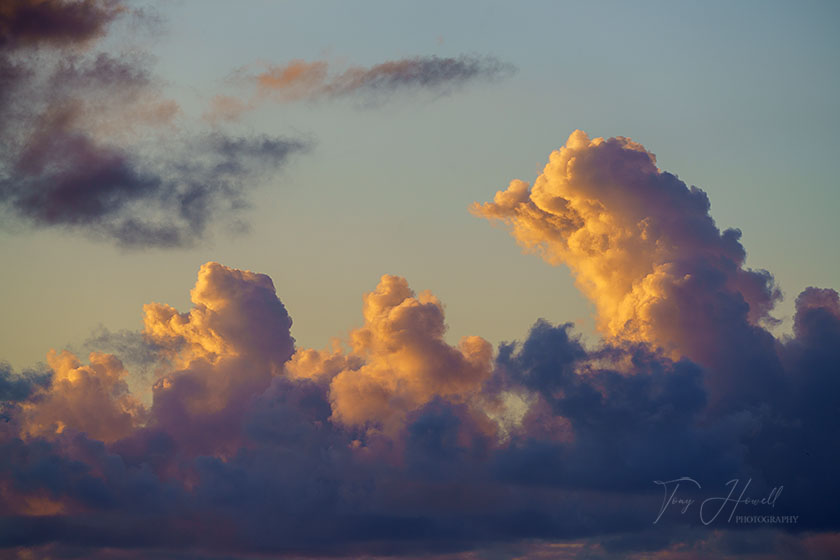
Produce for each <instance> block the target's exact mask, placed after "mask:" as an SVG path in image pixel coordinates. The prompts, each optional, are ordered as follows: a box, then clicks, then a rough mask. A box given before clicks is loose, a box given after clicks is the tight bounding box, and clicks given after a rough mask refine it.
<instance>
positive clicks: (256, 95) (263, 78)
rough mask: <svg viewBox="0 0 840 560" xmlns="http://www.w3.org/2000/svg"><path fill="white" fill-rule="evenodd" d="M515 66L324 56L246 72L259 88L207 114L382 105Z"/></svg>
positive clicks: (227, 116)
mask: <svg viewBox="0 0 840 560" xmlns="http://www.w3.org/2000/svg"><path fill="white" fill-rule="evenodd" d="M514 69H515V68H514V67H513V66H512V65H510V64H505V63H503V62H501V61H499V60H497V59H495V58H493V57H477V56H467V55H461V56H458V57H446V58H442V57H438V56H423V57H421V56H418V57H413V58H403V59H399V60H390V61H387V62H382V63H380V64H376V65H374V66H371V67H369V68H365V67H361V66H355V67H350V68H347V69H346V70H343V71H333V72H330V65H329V63H328V62H326V61H323V60H317V61H314V62H307V61H305V60H293V61H292V62H289V63H288V64H286V65H284V66H269V67H267V68H266V69H265V71H263V72H261V73H259V74H256V75H247V74H245V73H244V72H240V73H239V74H237V75H236V78H235V81H244V82H245V83H247V84H249V85H251V87H252V88H253V89H254V92H253V94H252V95H251V97H250V98H247V99H246V100H242V99H240V98H238V97H232V96H229V95H219V96H216V97H214V98H213V100H212V101H211V106H210V109H209V110H208V112H207V115H206V116H207V117H208V118H209V119H210V120H234V119H236V118H238V117H239V116H241V115H242V114H243V113H244V112H246V111H249V110H253V109H255V108H256V107H257V106H259V105H260V104H262V103H264V102H266V101H274V102H289V101H299V100H317V99H324V98H338V97H348V96H360V97H363V98H365V99H366V100H367V101H368V102H369V103H378V102H382V101H384V100H386V99H387V98H388V97H390V96H392V95H395V94H397V93H400V92H412V91H430V92H436V93H439V94H440V93H449V92H451V91H453V90H455V89H456V88H459V87H462V86H463V85H465V84H466V83H468V82H471V81H476V80H482V79H483V80H495V79H499V78H502V77H504V76H506V75H509V74H510V73H512V72H513V71H514Z"/></svg>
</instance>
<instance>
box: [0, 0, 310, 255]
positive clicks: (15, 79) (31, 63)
mask: <svg viewBox="0 0 840 560" xmlns="http://www.w3.org/2000/svg"><path fill="white" fill-rule="evenodd" d="M118 17H134V15H133V12H131V10H129V9H128V8H127V7H126V6H125V5H123V4H122V3H121V2H117V1H102V2H97V1H93V0H90V1H83V2H66V1H60V0H50V1H46V2H41V1H38V2H36V1H22V0H16V1H13V2H11V3H10V4H8V5H4V7H3V8H2V9H0V75H2V77H3V79H2V81H1V82H0V102H2V103H0V146H2V152H1V153H0V210H2V211H3V212H4V213H5V214H6V216H7V218H8V219H11V220H13V221H20V222H23V223H25V224H28V225H31V226H34V227H61V228H68V229H72V230H77V231H81V232H84V233H86V234H88V235H92V236H94V237H103V238H106V239H109V240H112V241H114V242H116V243H117V244H118V245H121V246H123V247H175V246H183V245H189V244H192V243H195V242H196V241H198V240H199V239H201V237H202V236H203V235H204V234H205V233H206V232H207V231H208V226H209V225H211V224H212V222H213V221H216V220H219V219H225V217H226V216H230V215H231V214H232V213H235V212H237V211H238V210H240V209H241V208H242V207H244V206H245V205H246V201H247V196H246V193H247V191H248V189H249V187H250V186H251V185H253V184H254V183H256V182H257V179H258V178H259V177H260V176H261V175H263V173H265V172H269V171H273V170H276V169H277V168H279V167H281V166H282V165H283V164H284V163H285V162H286V161H287V159H288V157H289V156H290V155H291V154H292V153H295V152H299V151H301V150H303V149H305V147H306V144H305V142H303V141H300V140H295V139H284V138H276V137H274V138H270V137H248V138H241V137H236V136H231V135H228V134H226V133H225V132H224V131H219V130H217V131H214V132H212V133H204V134H201V133H199V134H195V133H184V132H182V131H181V128H182V127H181V126H180V125H179V120H178V119H179V118H180V110H179V107H178V105H177V104H176V103H175V102H174V101H172V100H169V99H166V98H165V97H164V96H163V95H162V94H161V90H160V87H159V85H158V83H157V80H156V78H155V76H154V75H153V73H152V71H151V67H150V64H149V61H148V60H147V58H146V57H145V56H143V54H142V53H140V54H137V53H132V52H126V53H117V54H109V53H104V52H96V51H95V47H96V41H97V40H98V39H99V38H100V37H102V36H103V35H104V34H106V33H107V30H108V27H109V25H110V24H111V23H112V22H113V21H114V20H115V19H117V18H118Z"/></svg>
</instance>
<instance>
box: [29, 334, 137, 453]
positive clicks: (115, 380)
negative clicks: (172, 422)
mask: <svg viewBox="0 0 840 560" xmlns="http://www.w3.org/2000/svg"><path fill="white" fill-rule="evenodd" d="M47 361H48V363H49V365H50V368H52V370H53V372H54V374H53V381H52V385H51V386H50V387H49V388H48V389H45V390H43V391H42V393H40V394H39V395H38V399H37V400H36V402H35V403H29V404H26V405H24V419H23V431H24V433H26V434H28V435H29V436H50V435H54V434H60V433H62V432H63V431H64V430H65V429H72V430H75V431H79V432H84V433H86V434H87V435H88V437H91V438H95V439H99V440H101V441H105V442H110V441H114V440H116V439H119V438H121V437H124V436H126V435H128V434H129V433H130V432H131V431H132V430H133V429H134V428H135V427H136V426H138V425H140V424H142V423H143V422H144V421H145V417H146V411H145V409H144V408H143V406H142V405H141V404H140V402H139V401H137V400H136V399H135V398H134V397H133V396H132V395H131V394H130V393H129V392H128V385H126V383H125V377H126V375H127V372H126V370H125V368H123V365H122V362H120V360H118V359H117V358H116V357H115V356H112V355H110V354H100V353H98V352H93V353H91V355H90V364H89V365H83V364H82V363H81V362H80V361H79V360H78V358H76V356H74V355H73V354H71V353H70V352H67V351H66V350H65V351H64V352H61V353H58V352H56V351H55V350H53V351H51V352H50V353H49V355H48V356H47Z"/></svg>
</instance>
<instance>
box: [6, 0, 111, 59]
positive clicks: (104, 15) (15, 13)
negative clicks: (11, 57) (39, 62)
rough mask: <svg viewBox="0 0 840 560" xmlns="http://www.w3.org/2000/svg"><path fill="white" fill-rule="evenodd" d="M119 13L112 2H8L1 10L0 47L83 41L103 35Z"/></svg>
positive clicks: (52, 0)
mask: <svg viewBox="0 0 840 560" xmlns="http://www.w3.org/2000/svg"><path fill="white" fill-rule="evenodd" d="M122 10H123V8H122V7H121V5H120V3H119V2H117V1H115V0H104V1H100V0H81V1H76V2H65V1H62V0H9V1H8V2H5V3H4V6H3V7H2V8H0V48H4V49H8V48H12V49H14V48H21V47H28V46H33V45H38V44H52V45H57V46H61V45H67V44H70V45H72V44H77V43H80V42H84V41H87V40H90V39H92V38H95V37H99V36H101V35H103V34H104V33H105V31H106V29H107V26H108V24H109V23H111V22H112V21H113V20H114V19H115V18H116V17H117V16H118V15H119V14H120V12H121V11H122Z"/></svg>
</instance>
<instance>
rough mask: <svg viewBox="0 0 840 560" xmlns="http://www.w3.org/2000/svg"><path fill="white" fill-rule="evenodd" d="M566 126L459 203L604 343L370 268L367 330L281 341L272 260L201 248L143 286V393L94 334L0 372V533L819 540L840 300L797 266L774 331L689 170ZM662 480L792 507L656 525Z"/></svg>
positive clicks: (500, 542) (115, 544)
mask: <svg viewBox="0 0 840 560" xmlns="http://www.w3.org/2000/svg"><path fill="white" fill-rule="evenodd" d="M564 149H566V150H571V152H564V153H563V154H561V155H555V156H552V163H550V164H549V166H548V168H547V170H546V172H545V173H544V174H543V176H542V177H541V178H540V179H538V180H537V182H536V183H535V185H534V187H533V188H530V187H528V186H523V185H522V184H520V183H514V184H513V185H512V186H511V188H509V189H507V190H506V191H502V192H501V193H499V194H497V196H496V199H495V201H494V203H492V204H488V205H484V206H478V207H476V209H475V211H476V212H478V213H479V214H482V215H486V216H488V217H498V218H501V219H503V220H506V221H508V223H510V225H511V227H512V229H513V232H514V233H515V235H516V236H517V238H518V239H520V241H522V242H527V243H526V245H527V246H528V247H542V249H540V250H541V251H542V252H543V255H545V256H546V258H548V259H551V260H552V261H554V262H567V263H569V265H570V267H571V268H572V270H573V272H574V273H575V274H576V275H577V277H578V282H579V284H580V285H581V287H582V288H583V290H584V292H585V293H586V294H587V295H589V296H590V297H592V298H593V299H594V300H595V301H596V303H597V309H598V312H599V314H600V316H599V322H600V326H601V329H602V332H603V333H604V335H605V336H604V339H603V340H601V341H599V342H598V343H597V344H596V345H587V344H584V342H583V341H582V339H581V338H580V336H578V335H576V334H575V332H574V329H573V327H572V326H571V325H569V324H561V325H553V324H551V323H549V322H546V321H537V322H536V323H535V324H534V326H533V328H532V329H531V331H530V332H529V333H528V334H527V336H525V337H524V338H523V340H522V341H521V342H512V343H505V344H502V345H501V346H500V347H499V348H498V349H497V351H496V352H495V354H494V353H493V351H492V348H491V347H490V345H489V344H488V343H487V342H486V341H485V340H483V339H482V338H480V337H478V336H473V337H467V338H465V339H463V340H462V341H461V343H460V344H459V345H457V346H453V345H450V344H448V343H447V341H446V340H445V329H446V322H445V316H444V306H443V303H442V302H441V301H440V300H438V298H436V297H435V296H434V295H432V294H430V293H428V292H420V293H416V292H414V291H413V290H412V289H411V288H410V287H409V284H408V281H407V280H406V279H404V278H400V277H398V276H390V275H385V276H383V277H382V278H381V279H380V281H379V283H378V285H377V286H376V287H375V288H374V289H373V290H372V291H371V292H369V293H367V294H365V295H364V296H363V306H362V317H363V323H362V326H360V327H359V328H356V329H353V330H351V331H350V332H349V333H348V335H347V336H346V337H344V338H337V339H335V340H334V341H333V342H332V343H331V346H330V347H328V348H327V349H325V350H314V349H306V348H296V347H295V342H294V338H293V330H292V329H293V325H292V320H291V318H290V317H289V314H288V312H287V311H286V309H285V306H284V305H283V303H282V302H281V300H280V299H279V298H278V297H277V294H276V293H275V289H274V284H273V282H272V281H271V279H270V278H269V277H268V276H265V275H263V274H258V273H255V272H250V271H245V270H236V269H233V268H229V267H225V266H223V265H221V264H218V263H213V262H210V263H207V264H205V265H204V266H202V267H201V269H200V270H199V272H198V277H197V281H196V284H195V287H194V288H193V290H192V292H191V299H192V306H191V308H190V309H188V310H186V311H178V310H176V309H175V308H173V307H171V306H169V305H166V304H163V303H151V304H148V305H147V306H145V309H144V310H145V327H144V331H143V333H142V337H143V341H144V352H151V353H153V354H154V355H155V356H156V363H159V364H160V367H159V368H158V369H156V370H155V379H153V380H151V383H153V391H152V402H151V404H150V405H149V406H143V405H141V404H139V403H138V401H137V399H136V398H135V397H134V396H133V395H132V394H131V393H130V392H128V391H127V387H126V384H125V381H124V380H125V379H126V378H127V376H128V375H129V373H128V372H126V370H125V367H124V366H123V364H122V363H121V362H120V361H119V360H118V359H117V358H116V357H115V356H112V355H108V354H104V353H92V354H91V355H90V357H89V359H88V363H87V364H84V363H82V361H81V360H80V359H78V358H77V357H76V356H74V355H72V354H70V353H69V352H63V353H59V352H52V353H51V354H50V355H49V362H50V368H51V370H52V371H51V372H50V373H47V372H43V373H28V374H25V375H17V374H14V373H12V372H11V371H7V370H8V368H5V369H4V370H0V371H2V373H0V391H2V393H0V395H2V398H3V400H4V402H3V411H4V412H3V420H2V421H0V512H2V515H0V547H3V549H4V552H9V553H10V554H11V553H12V552H11V551H13V550H17V549H18V547H19V549H20V551H21V553H26V554H30V555H33V556H34V557H39V555H40V556H41V557H47V556H62V555H73V554H75V555H76V556H81V557H86V558H97V557H100V558H108V557H109V556H113V557H120V558H142V557H148V556H166V555H168V556H171V557H183V558H205V557H206V558H214V557H215V558H223V557H235V558H249V557H275V558H295V557H333V556H342V555H343V556H350V557H377V556H380V557H392V558H393V557H406V558H416V557H420V556H422V557H424V558H440V559H444V558H445V559H455V558H476V557H481V558H484V557H486V558H509V557H518V556H524V557H533V558H540V557H545V558H555V557H567V558H627V557H629V558H643V557H645V558H646V557H654V558H681V557H692V555H694V556H695V557H710V556H714V557H741V556H745V557H749V556H750V555H752V556H753V557H756V558H761V557H771V558H785V557H791V558H792V557H802V556H804V555H807V554H811V555H813V556H814V557H831V554H832V553H833V551H834V550H836V547H837V531H838V527H840V515H838V513H837V508H836V507H834V504H833V503H832V502H831V500H817V499H814V496H833V495H837V494H838V493H840V487H838V481H837V478H836V476H835V473H834V470H836V469H835V465H836V464H837V463H838V461H840V446H838V444H837V442H836V441H835V438H833V437H832V436H831V434H833V433H835V432H836V431H837V430H838V429H840V423H839V421H838V416H837V410H838V400H837V395H838V394H840V386H838V383H840V376H838V375H837V372H838V364H840V303H838V302H840V296H838V294H837V292H836V291H835V290H831V289H824V288H808V289H807V290H805V291H804V292H803V293H802V294H801V295H800V296H799V297H798V298H797V304H796V316H795V318H794V331H793V333H791V334H790V335H787V336H783V337H780V338H777V337H774V336H773V335H772V334H771V333H770V332H769V331H767V330H766V325H767V324H768V323H767V318H768V317H769V316H770V312H771V311H772V302H773V301H774V300H775V299H776V297H777V296H776V292H775V287H774V284H773V282H772V277H770V276H769V274H768V273H764V272H756V271H751V270H749V269H747V268H745V267H744V266H743V262H744V260H743V258H744V257H743V248H742V247H741V245H740V243H739V242H738V240H737V236H735V235H734V234H727V233H726V232H720V231H719V230H718V229H717V228H716V226H715V225H714V222H713V221H712V220H711V218H710V217H709V215H708V201H707V200H706V197H705V195H703V194H702V192H701V191H699V190H698V189H696V188H695V189H692V188H689V187H686V186H685V184H684V183H682V182H681V181H679V180H678V179H676V177H675V176H673V175H669V174H667V173H666V172H664V171H661V170H659V169H657V168H656V167H655V165H654V163H653V159H652V156H651V155H650V154H649V152H647V151H646V150H645V149H644V148H643V147H641V146H640V145H638V144H636V143H633V142H632V141H630V140H628V139H614V140H589V139H588V138H586V137H585V136H583V135H582V133H576V134H575V135H573V137H572V139H570V141H569V142H568V143H567V146H566V148H564ZM564 158H565V159H564ZM637 199H641V200H642V201H643V202H644V203H640V202H639V201H638V200H637ZM671 215H673V218H669V216H671ZM596 233H597V235H596ZM595 237H599V239H595ZM596 248H597V249H598V250H595V249H596ZM622 267H626V268H622ZM663 271H664V272H663ZM678 272H679V273H678ZM651 278H652V279H651ZM605 279H611V281H610V282H607V281H606V280H605ZM512 293H513V292H512ZM643 294H644V297H642V295H643ZM492 304H494V305H515V301H514V296H513V295H512V294H504V293H503V294H499V295H498V299H497V301H494V302H492ZM611 313H619V314H621V313H624V314H625V315H623V316H625V317H626V321H625V324H621V323H614V322H613V321H612V320H611V315H610V314H611ZM683 317H685V319H683ZM684 320H685V321H686V322H682V321H684ZM689 325H693V326H694V328H695V330H694V331H693V332H694V335H695V336H696V337H697V339H698V341H697V342H692V341H690V340H689V339H688V338H687V334H686V333H688V332H689V330H688V329H689ZM668 328H673V329H674V331H673V332H669V331H668ZM729 336H733V337H736V339H735V340H734V341H729V340H726V338H727V337H729ZM736 351H737V353H740V354H741V356H738V355H736ZM144 355H145V354H144ZM768 364H771V365H772V366H773V368H775V369H774V370H773V371H772V372H771V373H772V376H769V375H768V373H767V371H766V370H764V368H765V367H766V366H767V365H768ZM750 388H752V389H753V394H749V390H750ZM682 476H690V477H693V478H694V479H696V480H697V481H698V482H699V483H700V484H701V486H702V488H701V489H697V490H694V491H692V492H691V493H687V494H686V497H691V498H692V499H694V498H697V499H704V498H707V497H710V496H720V495H725V494H726V492H727V486H726V484H727V481H729V480H732V479H738V480H739V481H741V484H743V483H745V482H746V481H748V480H749V484H750V486H749V491H748V493H747V495H748V496H750V497H753V498H759V499H760V498H762V497H765V496H767V495H768V494H769V493H770V492H771V491H772V489H773V488H774V487H777V488H778V487H780V486H783V487H784V488H783V492H782V493H781V494H780V495H779V498H778V500H777V502H776V503H775V505H774V506H773V507H772V508H771V507H769V506H766V505H764V506H761V505H755V504H747V503H742V504H739V505H738V508H739V510H738V513H739V514H740V513H743V514H762V515H764V514H772V515H795V516H797V517H798V522H797V524H795V525H786V526H781V525H779V526H766V527H755V526H751V525H743V524H737V523H734V522H733V523H730V522H729V521H728V520H727V519H726V517H727V516H728V513H729V510H727V511H726V513H725V514H724V515H723V516H721V517H720V518H718V519H717V520H716V521H714V522H713V523H712V524H711V525H710V526H706V525H704V524H703V523H702V522H701V519H700V517H699V515H698V511H697V510H698V507H699V505H698V504H695V505H694V506H693V507H692V508H690V509H689V510H688V511H687V512H686V513H685V514H683V513H681V512H680V509H679V508H677V507H676V506H675V507H672V508H671V509H669V510H668V511H667V512H665V513H664V514H663V515H662V516H661V518H660V520H659V521H658V522H657V523H656V524H654V523H653V522H654V520H655V519H656V518H657V513H658V512H659V510H660V507H661V505H662V499H663V496H662V488H661V487H659V486H657V485H656V484H655V483H654V482H653V481H654V480H672V479H676V478H679V477H682ZM768 543H769V544H768ZM785 551H788V552H785ZM820 555H822V556H820Z"/></svg>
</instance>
